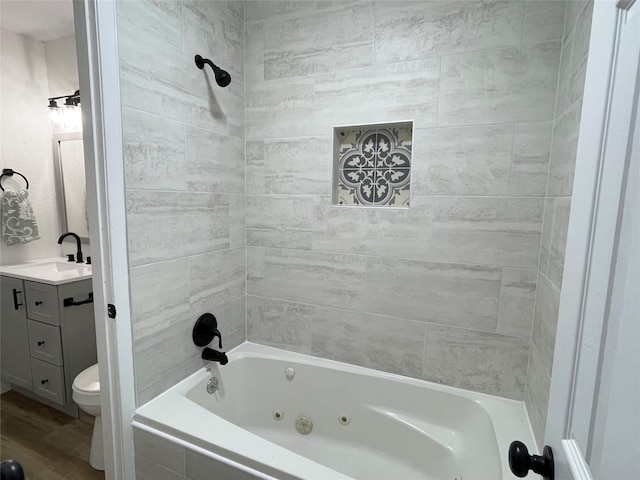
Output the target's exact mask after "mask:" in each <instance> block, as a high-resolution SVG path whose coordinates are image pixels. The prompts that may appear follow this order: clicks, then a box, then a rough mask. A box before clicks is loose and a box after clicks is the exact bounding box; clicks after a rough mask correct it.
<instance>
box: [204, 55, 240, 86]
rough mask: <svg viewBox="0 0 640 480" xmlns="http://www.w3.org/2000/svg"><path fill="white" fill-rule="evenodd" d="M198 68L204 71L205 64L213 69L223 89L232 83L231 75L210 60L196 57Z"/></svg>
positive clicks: (217, 81)
mask: <svg viewBox="0 0 640 480" xmlns="http://www.w3.org/2000/svg"><path fill="white" fill-rule="evenodd" d="M195 60H196V66H197V67H198V68H199V69H200V70H202V69H203V68H204V64H205V63H206V64H207V65H209V66H210V67H211V68H212V69H213V74H214V75H215V76H216V83H217V84H218V85H219V86H221V87H226V86H227V85H229V84H230V83H231V75H229V72H227V71H226V70H222V69H221V68H220V67H218V66H217V65H216V64H215V63H213V62H212V61H211V60H209V59H208V58H202V57H201V56H200V55H196V58H195Z"/></svg>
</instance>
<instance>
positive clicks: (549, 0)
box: [522, 0, 575, 48]
mask: <svg viewBox="0 0 640 480" xmlns="http://www.w3.org/2000/svg"><path fill="white" fill-rule="evenodd" d="M574 1H575V0H570V1H564V0H533V1H531V0H528V1H526V2H525V13H524V25H523V32H522V46H523V47H525V48H527V47H531V46H533V45H537V44H539V43H544V42H548V41H550V40H562V32H563V30H564V12H565V9H566V4H567V3H574Z"/></svg>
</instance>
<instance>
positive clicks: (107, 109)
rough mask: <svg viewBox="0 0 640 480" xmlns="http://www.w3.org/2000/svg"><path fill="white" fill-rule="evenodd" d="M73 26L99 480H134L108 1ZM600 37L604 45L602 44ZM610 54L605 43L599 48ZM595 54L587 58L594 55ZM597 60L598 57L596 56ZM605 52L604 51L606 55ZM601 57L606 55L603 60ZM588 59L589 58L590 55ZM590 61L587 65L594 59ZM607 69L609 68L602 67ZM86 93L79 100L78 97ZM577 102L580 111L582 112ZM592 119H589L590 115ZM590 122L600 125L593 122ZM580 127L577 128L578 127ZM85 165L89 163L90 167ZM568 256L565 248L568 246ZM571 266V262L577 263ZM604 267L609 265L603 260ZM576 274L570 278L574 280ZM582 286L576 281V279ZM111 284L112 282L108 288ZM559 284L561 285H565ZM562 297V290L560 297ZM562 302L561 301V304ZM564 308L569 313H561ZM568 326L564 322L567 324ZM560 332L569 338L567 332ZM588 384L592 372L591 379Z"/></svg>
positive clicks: (585, 142)
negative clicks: (97, 391)
mask: <svg viewBox="0 0 640 480" xmlns="http://www.w3.org/2000/svg"><path fill="white" fill-rule="evenodd" d="M73 3H74V18H75V26H76V40H77V42H76V43H77V49H78V66H79V76H80V90H81V91H82V92H83V130H84V141H85V146H84V148H85V158H87V159H88V160H87V180H88V181H87V197H88V203H89V216H90V221H91V224H92V225H95V226H94V227H93V228H92V231H91V244H92V245H93V246H94V251H93V257H94V267H93V269H94V270H93V271H94V277H93V283H94V302H95V314H96V339H97V345H98V359H99V363H100V376H101V379H102V381H101V390H102V393H103V396H102V415H103V421H104V440H105V462H106V472H105V473H106V478H108V479H127V478H135V470H134V464H133V454H132V453H133V438H132V428H131V418H132V415H133V412H134V411H135V407H136V399H135V393H134V392H135V382H134V369H133V343H132V332H131V312H130V297H129V272H128V259H127V236H126V216H125V213H126V211H125V190H124V171H123V164H122V163H123V162H122V158H123V157H122V150H123V147H122V128H121V125H122V123H121V111H120V90H119V63H118V44H117V30H116V12H115V2H114V0H102V1H100V2H94V1H91V0H74V2H73ZM613 6H615V4H614V3H613V2H611V1H608V2H607V1H601V0H596V2H595V9H594V16H593V18H594V20H593V22H594V28H592V38H591V45H592V47H593V46H594V45H595V43H597V40H595V41H594V36H599V37H598V38H600V39H602V38H607V35H609V37H610V36H611V34H612V30H611V28H614V27H615V22H614V23H613V24H612V23H611V15H610V12H609V14H607V15H604V16H602V15H600V14H601V13H602V12H604V10H605V9H609V10H610V9H611V8H612V7H613ZM602 35H604V37H602ZM603 45H604V46H605V48H606V47H608V48H609V49H610V50H611V48H612V45H611V43H608V44H607V43H606V42H605V43H604V44H603ZM594 52H595V50H594ZM601 53H602V52H601ZM612 53H613V52H612V51H609V52H608V54H609V55H611V54H612ZM603 55H605V56H606V55H607V52H604V53H603ZM590 56H591V53H590ZM594 58H595V57H594ZM607 65H610V64H607ZM603 68H604V65H603V64H602V63H598V64H596V65H595V66H594V67H592V68H591V69H589V70H588V71H587V85H589V82H593V78H594V75H595V76H596V77H598V76H600V77H601V76H602V70H603ZM85 92H86V93H85ZM587 102H588V99H587V101H586V102H585V105H586V104H587ZM593 113H594V114H596V115H597V112H593ZM594 119H595V120H596V121H597V120H602V121H604V116H603V115H600V118H599V119H598V118H595V117H594ZM584 123H585V122H583V124H584ZM601 132H602V131H600V132H599V133H601ZM583 136H584V139H583V138H581V139H580V144H579V156H578V158H579V162H578V168H580V165H581V163H580V158H581V156H582V154H583V152H584V151H586V149H588V148H590V147H591V146H593V145H592V144H590V143H589V140H591V141H592V142H593V141H595V139H588V138H587V136H586V135H583ZM90 159H93V162H92V161H91V160H90ZM573 203H574V205H572V206H573V207H574V209H572V221H571V224H570V227H569V228H570V231H569V238H570V239H571V240H578V241H579V242H586V241H587V239H586V238H583V235H584V234H583V233H581V231H580V229H579V228H578V229H576V225H574V224H575V220H574V217H575V216H577V217H580V216H582V217H583V219H585V218H586V219H591V218H592V217H593V212H592V211H591V204H588V203H585V204H579V203H578V202H577V200H576V198H575V197H574V202H573ZM572 248H573V245H572ZM572 255H573V253H572V252H571V251H568V253H567V262H568V263H567V269H565V279H567V278H571V277H570V275H572V273H571V272H570V270H571V269H572V268H573V267H572V266H571V264H570V262H571V261H576V259H575V258H574V259H573V260H571V258H572ZM578 260H579V259H578ZM609 260H611V257H610V258H609ZM575 273H576V272H573V274H575ZM578 278H580V279H582V277H578ZM116 279H117V281H116ZM570 284H571V283H570V282H566V283H565V285H570ZM566 290H569V289H566ZM582 293H583V292H582V291H576V290H574V291H573V293H571V292H568V293H566V292H565V289H563V293H562V299H561V318H560V319H559V326H560V328H559V332H560V333H562V332H563V331H564V328H565V324H566V322H567V320H566V318H564V316H563V315H564V314H565V313H566V311H567V308H569V306H570V303H571V302H574V301H577V297H576V295H582ZM565 297H566V298H565ZM109 304H111V305H114V306H115V309H116V310H117V317H116V318H115V319H110V318H108V315H107V308H108V305H109ZM568 305H569V306H568ZM570 321H571V319H570ZM568 330H571V325H569V328H568ZM571 345H573V346H574V347H573V350H569V351H570V352H573V351H576V350H575V347H576V343H575V338H573V339H567V338H563V337H562V335H559V336H558V340H557V342H556V349H559V348H560V349H561V348H566V347H569V348H571ZM563 354H564V355H556V361H555V363H554V373H553V377H552V393H551V398H550V403H549V416H548V422H547V442H548V443H549V442H550V439H551V438H552V437H553V435H556V434H558V432H560V434H562V433H564V430H565V427H566V422H564V421H563V418H564V419H565V420H566V413H567V410H565V408H564V407H568V406H569V405H571V403H570V401H571V400H570V397H569V396H568V392H566V391H565V388H564V385H561V388H560V390H558V389H557V388H556V387H557V385H556V384H562V381H563V379H565V378H566V377H563V375H569V378H573V376H574V373H575V371H576V365H575V363H574V358H573V355H568V354H567V350H564V352H563ZM592 374H593V376H594V377H595V376H596V372H592ZM558 406H560V407H561V409H562V412H561V414H562V416H563V417H560V418H559V417H557V416H554V415H555V413H553V412H554V408H556V407H558Z"/></svg>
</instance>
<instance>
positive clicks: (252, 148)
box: [193, 1, 570, 400]
mask: <svg viewBox="0 0 640 480" xmlns="http://www.w3.org/2000/svg"><path fill="white" fill-rule="evenodd" d="M564 14H565V3H564V2H561V1H557V2H556V1H549V2H546V1H545V2H539V1H516V2H484V1H472V2H468V1H464V2H449V1H447V2H429V1H420V2H405V1H393V2H390V1H380V2H364V1H351V2H259V1H257V2H256V1H249V2H247V3H246V4H245V72H246V82H247V97H246V136H247V144H246V156H247V164H246V178H247V217H246V221H247V225H246V226H247V293H248V298H247V337H248V339H249V340H251V341H255V342H259V343H265V344H268V345H275V346H278V347H282V348H288V349H291V350H295V351H300V352H305V353H311V354H313V355H318V356H322V357H327V358H332V359H338V360H343V361H347V362H351V363H355V364H359V365H365V366H367V367H373V368H377V369H380V370H385V371H389V372H394V373H399V374H403V375H409V376H412V377H416V378H423V379H427V380H431V381H436V382H441V383H446V384H450V385H457V386H462V387H465V388H470V389H473V390H478V391H482V392H487V393H492V394H497V395H503V396H506V397H509V398H514V399H519V400H522V399H523V398H524V394H525V383H526V370H527V359H528V354H529V349H530V336H531V331H532V327H533V319H534V302H535V294H536V277H537V269H538V260H539V252H540V244H541V241H542V230H543V213H544V210H545V199H544V197H545V193H546V188H547V178H548V170H549V158H550V151H551V146H552V145H551V144H552V141H551V132H552V125H553V120H554V105H555V99H556V95H555V93H556V85H557V82H558V76H559V64H560V51H561V50H560V49H561V43H562V41H563V28H564ZM402 120H414V121H415V125H414V127H415V128H414V152H413V155H414V158H413V172H412V181H413V185H412V188H411V195H412V197H411V207H410V209H409V210H387V209H385V210H380V209H363V208H359V209H350V208H339V207H332V206H331V195H330V185H331V165H332V159H331V131H332V127H334V126H338V125H348V124H369V123H372V122H394V121H402ZM569 120H570V118H568V121H569ZM214 127H215V126H214ZM555 171H556V170H553V172H555ZM556 176H557V177H558V183H559V184H560V183H562V181H563V180H564V179H565V177H566V176H567V174H566V171H565V170H563V169H562V168H561V166H560V165H558V168H557V175H556ZM561 216H562V209H561V208H560V206H559V205H558V218H560V217H561ZM558 243H559V241H558V239H556V240H555V243H554V240H553V239H550V241H549V250H550V251H551V250H552V249H554V248H555V249H557V247H558ZM554 245H555V247H554ZM196 246H197V245H194V246H193V247H194V248H195V247H196ZM554 251H555V250H554ZM550 262H552V263H555V262H556V260H555V259H554V260H550ZM556 268H557V264H556Z"/></svg>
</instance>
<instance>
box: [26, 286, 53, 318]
mask: <svg viewBox="0 0 640 480" xmlns="http://www.w3.org/2000/svg"><path fill="white" fill-rule="evenodd" d="M24 284H25V290H26V292H27V317H28V318H30V319H32V320H38V321H39V322H44V323H48V324H49V325H60V314H59V310H58V287H56V286H55V285H45V284H44V283H36V282H24Z"/></svg>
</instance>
